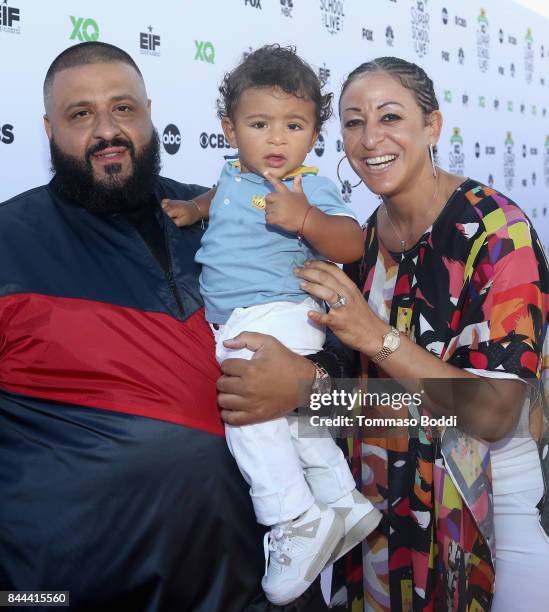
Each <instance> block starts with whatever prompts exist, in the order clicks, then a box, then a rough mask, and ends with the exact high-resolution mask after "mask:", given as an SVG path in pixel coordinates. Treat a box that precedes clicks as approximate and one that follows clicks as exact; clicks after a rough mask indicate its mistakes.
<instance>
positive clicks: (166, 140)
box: [162, 123, 181, 155]
mask: <svg viewBox="0 0 549 612" xmlns="http://www.w3.org/2000/svg"><path fill="white" fill-rule="evenodd" d="M162 144H163V145H164V149H165V150H166V153H169V154H170V155H175V154H176V153H177V152H178V151H179V147H180V146H181V134H180V132H179V129H178V127H177V126H176V125H174V124H173V123H170V124H169V125H167V126H166V127H165V128H164V133H163V134H162Z"/></svg>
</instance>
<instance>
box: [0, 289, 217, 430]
mask: <svg viewBox="0 0 549 612" xmlns="http://www.w3.org/2000/svg"><path fill="white" fill-rule="evenodd" d="M219 375H220V371H219V367H218V365H217V362H216V360H215V349H214V340H213V336H212V333H211V331H210V329H209V327H208V324H207V322H206V320H205V319H204V310H203V309H200V310H198V311H197V312H195V313H194V314H193V315H191V316H190V317H189V318H188V319H186V320H185V321H183V322H182V321H178V320H176V319H174V318H173V317H171V316H169V315H166V314H162V313H155V312H143V311H139V310H136V309H133V308H125V307H122V306H115V305H112V304H105V303H102V302H94V301H91V300H83V299H75V298H59V297H51V296H46V295H40V294H32V293H21V294H15V295H10V296H7V297H3V298H0V387H1V388H4V389H6V390H8V391H12V392H15V393H18V394H21V395H30V396H32V397H38V398H43V399H47V400H52V401H57V402H65V403H69V404H77V405H81V406H90V407H94V408H104V409H107V410H113V411H116V412H124V413H129V414H134V415H140V416H146V417H150V418H153V419H159V420H162V421H169V422H172V423H178V424H180V425H187V426H190V427H195V428H197V429H201V430H204V431H208V432H211V433H215V434H218V435H223V424H222V422H221V419H220V417H219V410H218V407H217V393H216V388H215V383H216V380H217V378H218V377H219Z"/></svg>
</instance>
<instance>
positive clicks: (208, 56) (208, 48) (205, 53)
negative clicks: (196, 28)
mask: <svg viewBox="0 0 549 612" xmlns="http://www.w3.org/2000/svg"><path fill="white" fill-rule="evenodd" d="M194 45H195V48H196V53H195V54H194V59H195V60H200V61H201V62H208V64H214V63H215V49H214V46H213V45H212V43H211V42H208V41H205V40H195V41H194Z"/></svg>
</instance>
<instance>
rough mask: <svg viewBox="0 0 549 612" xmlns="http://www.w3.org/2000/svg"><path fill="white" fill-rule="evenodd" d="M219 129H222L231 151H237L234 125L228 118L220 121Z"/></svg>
mask: <svg viewBox="0 0 549 612" xmlns="http://www.w3.org/2000/svg"><path fill="white" fill-rule="evenodd" d="M221 127H222V129H223V133H224V134H225V138H226V139H227V142H228V143H229V144H230V145H231V147H232V148H233V149H238V142H237V140H236V132H235V129H234V123H233V122H232V121H231V120H230V119H229V117H223V119H221Z"/></svg>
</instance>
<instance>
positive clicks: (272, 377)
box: [217, 332, 315, 425]
mask: <svg viewBox="0 0 549 612" xmlns="http://www.w3.org/2000/svg"><path fill="white" fill-rule="evenodd" d="M224 344H225V346H227V347H229V348H235V349H240V348H245V347H246V348H248V349H250V350H251V351H255V354H254V356H253V357H252V359H251V360H246V359H227V360H225V361H224V362H223V364H222V366H221V370H222V372H223V375H222V376H221V378H219V380H218V381H217V390H218V391H219V396H218V403H219V405H220V406H221V408H222V411H221V418H222V419H223V420H224V421H225V422H226V423H229V424H230V425H249V424H251V423H260V422H261V421H269V420H271V419H276V418H278V417H281V416H285V415H286V414H288V413H289V412H291V411H292V410H294V409H295V408H297V407H298V406H299V405H300V404H304V403H305V402H306V401H308V398H309V393H310V390H311V384H312V382H313V380H314V377H315V366H314V364H313V363H312V362H311V361H309V360H308V359H305V357H301V356H300V355H296V354H295V353H292V351H290V350H289V349H287V348H286V347H285V346H283V345H282V344H281V343H280V342H279V341H278V340H276V339H275V338H273V337H272V336H266V335H264V334H258V333H254V332H243V333H241V334H239V335H238V336H237V337H236V338H234V339H233V340H226V341H225V343H224Z"/></svg>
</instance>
